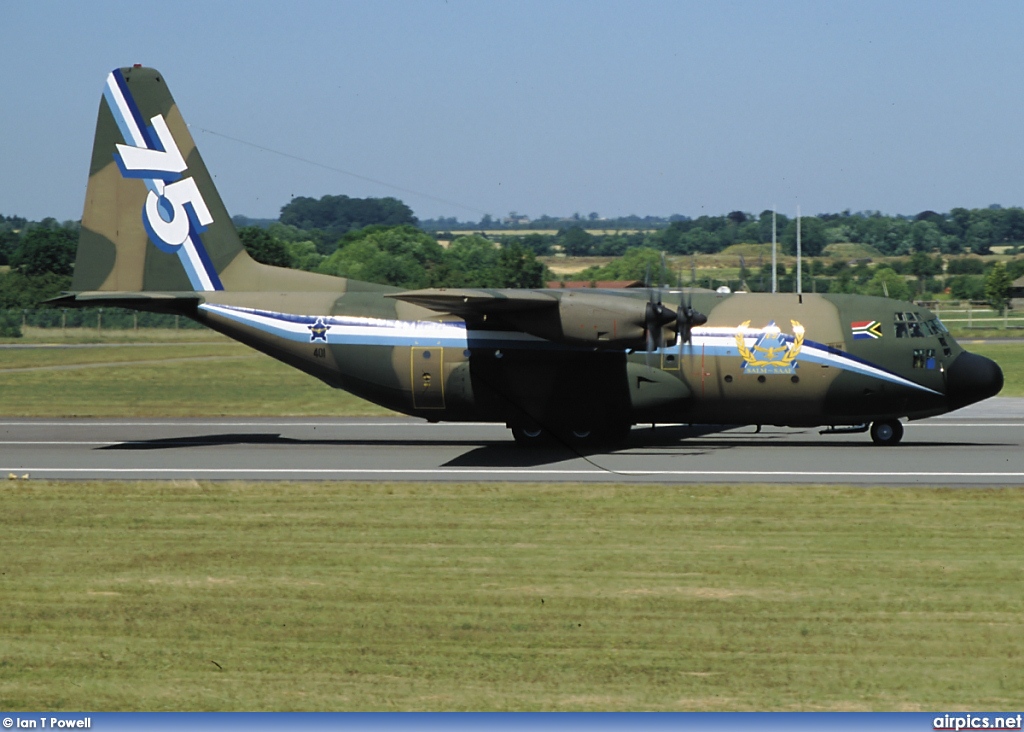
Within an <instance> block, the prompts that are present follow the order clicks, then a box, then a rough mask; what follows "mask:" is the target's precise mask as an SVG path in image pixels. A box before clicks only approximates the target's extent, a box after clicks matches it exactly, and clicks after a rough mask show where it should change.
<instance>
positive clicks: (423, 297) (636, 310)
mask: <svg viewBox="0 0 1024 732" xmlns="http://www.w3.org/2000/svg"><path fill="white" fill-rule="evenodd" d="M388 297H393V298H395V299H397V300H402V301H404V302H409V303H414V304H416V305H420V306H421V307H425V308H428V309H430V310H435V311H438V312H442V313H451V314H452V315H456V316H458V317H460V318H464V319H465V320H467V321H470V322H473V323H474V324H475V325H477V326H479V327H484V328H488V329H494V328H506V329H512V330H518V331H522V332H523V333H529V334H530V335H534V336H537V337H539V338H545V339H547V340H550V341H554V342H556V343H565V344H567V345H571V346H587V347H593V348H603V349H616V350H618V349H623V348H645V347H649V345H650V343H649V342H653V343H660V342H661V341H662V340H663V339H662V336H661V335H660V333H658V332H659V331H660V330H661V329H663V328H666V327H672V326H674V324H675V322H676V317H677V316H676V313H675V312H674V311H672V310H670V309H668V308H666V307H663V306H662V305H661V303H660V302H658V303H655V302H651V301H650V300H649V299H647V298H644V297H637V296H635V295H625V294H623V293H617V294H616V293H612V292H597V291H593V290H591V291H587V292H581V291H579V290H572V291H569V290H561V291H552V292H538V291H536V290H492V289H471V288H463V289H458V288H457V289H445V288H436V289H426V290H409V291H407V292H400V293H396V294H394V295H388Z"/></svg>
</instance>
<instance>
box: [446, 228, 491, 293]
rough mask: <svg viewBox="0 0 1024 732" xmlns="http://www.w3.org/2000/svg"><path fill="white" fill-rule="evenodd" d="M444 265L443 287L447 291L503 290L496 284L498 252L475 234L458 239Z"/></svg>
mask: <svg viewBox="0 0 1024 732" xmlns="http://www.w3.org/2000/svg"><path fill="white" fill-rule="evenodd" d="M444 264H445V265H446V268H447V274H446V276H445V277H444V280H445V282H444V283H443V284H444V285H446V286H448V287H504V285H500V284H498V279H499V278H498V273H497V266H498V248H497V247H496V246H494V242H492V241H491V240H490V239H485V238H484V237H482V236H479V235H477V234H472V235H470V236H460V237H459V238H458V239H455V240H454V241H453V242H452V243H451V244H449V245H448V249H447V250H446V251H445V253H444ZM438 284H441V283H438Z"/></svg>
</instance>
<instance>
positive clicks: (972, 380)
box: [946, 352, 1003, 409]
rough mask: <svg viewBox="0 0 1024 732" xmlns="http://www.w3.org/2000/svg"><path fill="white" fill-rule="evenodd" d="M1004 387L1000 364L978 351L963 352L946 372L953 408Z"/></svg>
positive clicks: (983, 397) (947, 388)
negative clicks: (979, 353) (977, 352)
mask: <svg viewBox="0 0 1024 732" xmlns="http://www.w3.org/2000/svg"><path fill="white" fill-rule="evenodd" d="M1002 388H1003V370H1002V369H1001V368H999V364H997V363H996V362H995V361H993V360H992V359H989V358H985V357H984V356H979V355H978V354H976V353H967V352H964V353H961V354H960V355H959V356H957V357H956V360H954V361H953V363H952V365H950V367H949V370H948V371H947V372H946V397H947V398H948V399H949V402H950V405H951V406H952V407H953V409H959V408H960V407H965V406H967V405H968V404H974V402H980V401H981V400H982V399H988V398H989V397H990V396H995V395H996V394H998V393H999V390H1000V389H1002Z"/></svg>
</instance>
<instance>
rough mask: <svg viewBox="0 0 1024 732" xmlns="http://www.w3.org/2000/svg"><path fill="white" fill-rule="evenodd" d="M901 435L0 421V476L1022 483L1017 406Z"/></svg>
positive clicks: (407, 423) (1022, 416) (411, 423)
mask: <svg viewBox="0 0 1024 732" xmlns="http://www.w3.org/2000/svg"><path fill="white" fill-rule="evenodd" d="M905 427H906V436H905V437H904V439H903V442H902V444H900V445H899V446H897V447H877V446H875V445H874V444H872V442H871V439H870V437H868V435H867V434H841V435H821V434H819V431H818V430H817V429H787V428H775V427H766V428H764V429H763V430H762V431H761V432H760V433H755V429H754V428H753V427H741V428H735V429H728V428H696V427H688V426H682V425H676V426H659V427H657V428H655V429H652V428H650V427H636V428H634V430H633V436H632V440H631V444H630V445H629V446H628V447H627V448H625V449H622V450H619V451H616V452H612V453H603V454H590V455H579V454H576V453H574V452H572V451H570V450H568V449H566V448H561V447H557V448H550V449H544V450H529V451H524V450H521V449H519V448H517V447H516V446H515V444H514V443H513V441H512V438H511V434H510V433H509V431H508V430H507V429H505V428H504V426H502V425H497V424H428V423H426V422H423V421H421V420H415V419H407V418H402V417H391V418H344V419H342V418H338V419H331V418H296V419H251V418H226V419H124V420H121V419H97V420H89V419H66V420H53V419H6V420H4V419H0V476H4V477H11V476H14V477H15V478H16V479H21V478H22V476H24V475H28V476H29V479H61V480H100V479H103V480H107V479H114V480H183V479H196V480H363V481H394V480H415V481H480V480H487V481H544V482H550V481H581V482H602V483H605V482H649V483H828V484H855V485H894V486H899V485H940V486H1012V485H1024V399H1006V398H1003V399H990V400H988V401H987V402H984V403H982V404H978V405H974V406H972V407H968V408H966V409H963V410H960V411H959V412H956V413H953V414H950V415H945V416H943V417H938V418H933V419H929V420H924V421H921V422H911V423H906V424H905Z"/></svg>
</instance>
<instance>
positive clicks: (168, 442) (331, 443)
mask: <svg viewBox="0 0 1024 732" xmlns="http://www.w3.org/2000/svg"><path fill="white" fill-rule="evenodd" d="M733 429H735V428H734V427H732V426H730V425H666V426H659V427H655V428H651V427H646V428H637V429H634V430H633V433H632V435H631V436H630V440H629V443H628V444H627V445H626V446H624V447H623V448H621V449H619V450H607V449H599V448H595V449H590V450H588V449H580V448H578V447H575V446H572V445H568V444H557V443H556V444H553V445H548V446H545V447H538V448H528V449H524V448H522V447H519V446H517V445H516V444H515V443H514V442H513V441H512V440H511V439H509V440H492V441H486V442H483V443H471V442H468V441H466V440H451V439H448V440H429V439H426V440H424V439H417V440H410V439H370V438H363V439H321V438H318V439H300V438H294V437H285V436H283V435H281V434H279V433H262V432H239V433H224V434H214V435H188V436H183V437H163V438H157V439H153V440H130V441H125V442H120V443H117V444H114V445H104V446H102V447H98V448H96V449H97V450H129V451H130V450H175V449H187V448H193V447H199V448H202V447H222V446H229V445H271V446H280V447H288V446H298V445H304V446H321V447H359V446H367V447H396V448H403V447H420V448H422V447H448V448H467V447H469V448H471V449H469V450H468V451H467V452H465V453H462V454H460V455H458V456H457V457H455V458H453V459H451V460H449V461H448V462H445V463H443V466H444V467H476V468H480V467H509V468H516V467H519V468H526V467H534V466H540V465H550V464H552V463H559V462H565V461H568V460H574V459H579V458H583V459H587V458H589V457H591V456H598V455H606V454H614V453H617V452H623V451H628V452H629V454H630V455H638V456H639V455H662V456H667V455H673V456H678V457H694V456H697V455H702V454H705V453H707V452H711V451H721V450H731V449H736V448H744V447H745V448H751V447H761V448H763V447H771V448H772V449H780V448H781V449H786V448H797V449H804V448H807V447H823V448H829V449H833V450H834V449H836V448H857V449H862V448H874V447H875V445H874V444H873V443H872V442H871V440H870V439H864V437H863V436H858V437H857V438H855V439H850V440H843V441H837V440H834V439H833V440H829V439H813V440H810V441H807V440H798V441H793V440H790V439H788V438H790V437H792V433H785V432H768V433H755V432H751V431H744V432H732V431H731V430H733ZM710 435H714V436H715V437H714V439H701V438H707V437H708V436H710ZM961 444H962V443H961V442H956V441H954V442H934V441H929V442H918V441H913V442H904V443H902V444H901V445H900V446H899V447H898V448H890V449H898V450H906V449H908V448H909V449H913V448H921V447H951V446H956V445H961ZM977 445H978V446H979V447H983V446H990V447H992V446H1011V447H1012V446H1013V444H1012V443H977Z"/></svg>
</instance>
